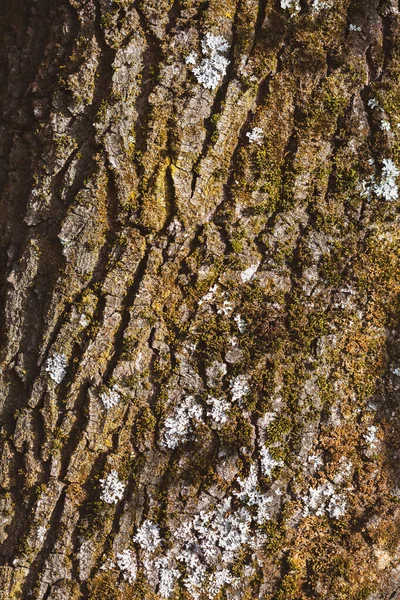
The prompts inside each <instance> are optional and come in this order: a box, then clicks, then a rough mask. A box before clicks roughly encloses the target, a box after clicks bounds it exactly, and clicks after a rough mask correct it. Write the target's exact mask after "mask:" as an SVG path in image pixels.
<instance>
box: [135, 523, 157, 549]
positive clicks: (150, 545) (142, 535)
mask: <svg viewBox="0 0 400 600" xmlns="http://www.w3.org/2000/svg"><path fill="white" fill-rule="evenodd" d="M133 541H134V542H136V543H137V544H139V546H140V547H141V548H142V550H144V551H145V552H148V553H153V552H154V551H155V550H156V549H157V548H158V546H159V545H160V544H161V537H160V530H159V527H158V525H156V524H155V523H153V522H152V521H149V520H148V519H146V521H144V522H143V523H142V525H141V526H140V527H139V529H138V531H137V533H136V535H135V536H134V538H133Z"/></svg>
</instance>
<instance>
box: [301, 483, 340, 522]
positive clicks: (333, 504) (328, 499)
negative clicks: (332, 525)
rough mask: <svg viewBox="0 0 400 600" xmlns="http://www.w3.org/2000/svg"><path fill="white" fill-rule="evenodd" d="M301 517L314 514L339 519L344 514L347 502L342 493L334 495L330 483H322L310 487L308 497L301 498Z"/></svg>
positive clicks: (333, 489)
mask: <svg viewBox="0 0 400 600" xmlns="http://www.w3.org/2000/svg"><path fill="white" fill-rule="evenodd" d="M302 499H303V503H304V508H303V516H304V517H307V516H308V515H310V514H314V515H316V516H317V517H321V516H323V515H324V514H326V513H327V514H328V515H329V516H330V517H332V518H335V519H339V518H340V517H342V516H343V515H344V514H345V512H346V506H347V501H346V497H345V495H344V494H342V493H336V492H335V488H334V486H333V485H332V483H330V482H328V483H324V484H322V485H319V486H317V487H310V488H309V490H308V495H307V496H303V498H302Z"/></svg>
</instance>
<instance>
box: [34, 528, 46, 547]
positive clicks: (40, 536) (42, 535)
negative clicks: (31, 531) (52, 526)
mask: <svg viewBox="0 0 400 600" xmlns="http://www.w3.org/2000/svg"><path fill="white" fill-rule="evenodd" d="M46 531H47V529H46V527H45V526H44V525H39V527H38V528H37V529H36V537H37V539H38V542H40V543H41V544H42V543H43V542H44V538H45V536H46Z"/></svg>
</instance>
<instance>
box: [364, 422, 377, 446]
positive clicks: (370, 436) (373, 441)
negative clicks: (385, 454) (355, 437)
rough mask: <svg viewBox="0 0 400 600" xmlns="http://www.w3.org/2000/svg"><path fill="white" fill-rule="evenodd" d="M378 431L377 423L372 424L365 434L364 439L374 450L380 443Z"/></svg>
mask: <svg viewBox="0 0 400 600" xmlns="http://www.w3.org/2000/svg"><path fill="white" fill-rule="evenodd" d="M377 433H378V428H377V427H376V426H375V425H370V426H369V427H368V429H367V433H365V434H364V435H363V438H364V440H365V441H366V443H367V444H368V446H369V447H370V448H371V449H372V450H375V449H376V447H377V445H378V437H377Z"/></svg>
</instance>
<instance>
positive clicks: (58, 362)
mask: <svg viewBox="0 0 400 600" xmlns="http://www.w3.org/2000/svg"><path fill="white" fill-rule="evenodd" d="M67 364H68V363H67V357H66V356H65V354H59V353H58V352H54V354H53V355H52V356H49V358H48V359H47V362H46V371H47V372H48V374H49V375H50V377H51V378H52V379H53V381H55V382H56V383H58V384H60V383H61V382H62V380H63V379H64V377H65V375H66V373H67Z"/></svg>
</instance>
